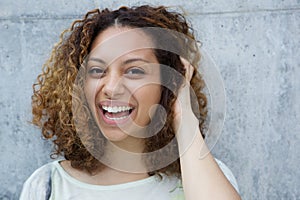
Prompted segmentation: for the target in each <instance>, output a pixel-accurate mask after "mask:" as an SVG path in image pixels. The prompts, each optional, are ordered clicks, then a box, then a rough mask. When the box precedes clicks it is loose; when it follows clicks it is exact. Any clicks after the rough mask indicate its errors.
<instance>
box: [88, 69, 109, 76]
mask: <svg viewBox="0 0 300 200" xmlns="http://www.w3.org/2000/svg"><path fill="white" fill-rule="evenodd" d="M105 72H106V71H105V70H104V69H101V68H99V67H93V68H91V69H90V70H89V71H88V74H89V75H90V76H92V77H101V76H103V75H104V74H105Z"/></svg>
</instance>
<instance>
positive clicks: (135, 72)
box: [126, 67, 145, 75]
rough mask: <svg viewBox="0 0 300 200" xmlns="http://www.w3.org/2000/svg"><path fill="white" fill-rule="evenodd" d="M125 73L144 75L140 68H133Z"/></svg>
mask: <svg viewBox="0 0 300 200" xmlns="http://www.w3.org/2000/svg"><path fill="white" fill-rule="evenodd" d="M126 73H127V74H133V75H142V74H145V71H144V70H143V69H141V68H137V67H134V68H130V69H128V70H127V72H126Z"/></svg>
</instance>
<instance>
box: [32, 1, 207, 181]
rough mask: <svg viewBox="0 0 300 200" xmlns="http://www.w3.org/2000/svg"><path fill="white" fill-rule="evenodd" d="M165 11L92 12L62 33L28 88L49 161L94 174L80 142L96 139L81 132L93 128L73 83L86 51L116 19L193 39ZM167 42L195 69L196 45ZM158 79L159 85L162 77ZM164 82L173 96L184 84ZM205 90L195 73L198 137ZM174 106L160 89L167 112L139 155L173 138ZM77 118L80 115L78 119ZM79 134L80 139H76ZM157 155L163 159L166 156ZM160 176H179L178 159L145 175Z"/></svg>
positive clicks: (160, 55)
mask: <svg viewBox="0 0 300 200" xmlns="http://www.w3.org/2000/svg"><path fill="white" fill-rule="evenodd" d="M167 9H168V8H166V7H164V6H159V7H151V6H147V5H144V6H139V7H131V8H128V7H120V8H119V9H117V10H113V11H111V10H109V9H104V10H102V11H100V10H99V9H95V10H92V11H89V12H88V13H87V14H86V15H85V16H84V17H83V19H81V20H76V21H74V22H73V23H72V25H71V27H70V28H69V29H67V30H65V31H64V32H63V33H62V34H61V36H60V41H59V42H58V43H57V44H56V45H55V46H54V48H53V50H52V52H51V56H50V58H49V59H48V60H47V62H46V63H45V64H44V65H43V70H42V73H41V74H40V75H39V76H38V77H37V81H36V83H35V84H34V85H33V95H32V114H33V119H32V123H33V124H34V125H36V126H38V127H40V128H41V130H42V135H43V137H44V138H46V139H50V140H52V141H53V143H54V150H53V153H52V155H51V157H55V156H64V157H65V159H67V160H69V161H71V165H72V167H74V168H76V169H79V170H85V171H87V172H89V173H94V172H95V171H96V170H99V169H101V167H103V166H104V164H102V163H100V162H99V160H98V159H96V158H95V157H94V156H93V155H91V153H90V152H89V151H88V150H87V148H86V145H83V141H82V140H85V143H84V144H86V141H90V144H92V143H93V142H92V140H93V139H95V138H92V137H90V134H89V133H87V132H85V131H87V130H91V129H93V128H95V127H96V126H97V125H96V123H95V121H94V119H93V117H91V113H90V110H89V108H88V106H87V104H86V103H85V101H84V99H82V97H80V96H78V95H76V94H79V93H80V92H82V91H80V90H81V89H80V87H77V86H76V85H75V84H74V83H75V82H76V77H77V75H78V73H80V70H79V69H80V67H81V65H82V63H83V62H84V59H85V57H86V56H87V55H88V54H89V52H90V51H91V45H92V42H93V41H94V39H95V38H96V36H97V35H99V34H100V33H101V32H103V31H104V30H105V29H107V28H108V27H111V26H113V25H114V23H115V20H116V19H117V20H118V23H119V24H121V25H122V26H125V27H129V28H143V27H158V28H164V29H169V30H173V31H176V32H179V33H182V34H184V35H186V36H187V37H188V38H190V39H192V40H195V38H194V33H193V32H194V31H193V29H192V28H191V26H190V25H189V24H188V23H187V21H186V19H185V17H184V16H183V15H182V14H180V13H177V12H174V11H172V12H171V11H168V10H167ZM150 37H152V39H153V40H154V41H155V42H156V43H159V38H157V37H156V36H154V35H151V36H150ZM170 37H171V39H172V40H173V41H174V40H175V41H178V42H177V43H175V44H177V47H176V48H178V49H180V50H181V51H183V52H181V53H183V55H186V56H187V57H188V56H190V55H194V56H193V59H192V62H191V63H192V64H193V65H194V66H198V64H199V60H200V54H199V52H198V50H197V48H196V47H195V45H194V46H193V45H192V47H191V45H190V44H185V45H184V43H185V42H184V41H183V40H182V41H179V40H178V39H177V38H176V37H174V36H172V35H171V34H170ZM154 53H155V56H156V57H157V59H158V61H159V63H160V64H163V65H167V66H171V67H172V68H173V69H175V70H177V71H178V72H179V73H180V74H184V73H185V70H184V67H183V65H182V63H181V61H180V57H179V55H177V54H175V53H172V52H168V51H166V50H162V49H155V50H154ZM162 80H164V78H163V77H162ZM168 81H171V82H173V84H172V85H173V86H174V88H175V90H174V91H178V88H179V87H180V85H181V83H182V81H183V80H181V79H178V78H176V77H173V78H171V79H170V78H168ZM79 85H80V84H79ZM204 86H205V85H204V81H203V80H202V79H201V77H200V75H199V73H197V69H195V71H194V74H193V77H192V80H191V87H192V89H193V91H194V92H195V94H196V96H197V100H196V101H197V102H196V104H197V105H196V107H195V106H193V111H194V113H195V115H196V116H197V118H198V119H199V128H200V131H201V133H203V132H204V129H205V121H206V116H207V99H206V96H205V94H204V92H203V88H204ZM74 91H75V92H74ZM175 101H176V92H175V93H174V92H172V89H170V88H163V90H162V96H161V100H160V104H161V105H162V106H163V107H164V108H165V109H166V113H167V119H166V123H165V124H164V126H163V128H162V129H161V130H160V131H159V133H157V134H156V135H154V136H151V137H149V138H147V139H145V149H144V152H152V151H155V150H158V149H160V148H161V147H163V146H165V145H166V144H168V143H169V142H170V141H171V140H172V139H174V137H175V132H174V130H173V127H172V122H173V115H174V113H173V111H172V109H171V108H172V106H173V104H174V103H175ZM74 105H76V106H75V107H76V109H75V110H74V109H72V108H74ZM76 113H80V115H79V117H78V115H77V114H76ZM158 117H159V116H158ZM158 119H159V118H158ZM158 121H159V120H158ZM78 123H79V124H80V126H79V127H81V129H80V130H79V129H78V128H77V127H76V126H75V125H77V124H78ZM93 130H95V129H93ZM79 132H80V134H82V135H84V137H79V136H78V133H79ZM94 135H95V134H94ZM203 136H204V135H203ZM96 139H97V144H95V143H93V144H94V145H98V147H95V146H93V148H97V149H101V147H103V145H104V144H105V138H104V137H103V136H102V135H101V134H98V135H97V138H96ZM87 143H88V142H87ZM167 151H170V152H171V153H175V154H178V150H177V146H176V145H175V146H174V145H173V146H172V147H170V148H169V149H168V150H167ZM170 152H169V153H170ZM99 154H100V155H103V150H102V152H101V150H100V152H99ZM162 154H164V155H165V152H164V153H162ZM147 162H152V163H153V162H156V159H155V158H151V159H150V160H148V161H147ZM159 173H165V174H167V175H168V174H170V175H171V174H172V175H173V174H174V175H178V176H180V163H179V158H178V159H177V160H175V161H174V162H172V163H171V164H169V165H168V166H166V167H164V168H162V169H158V170H155V171H151V172H148V174H149V175H154V174H159Z"/></svg>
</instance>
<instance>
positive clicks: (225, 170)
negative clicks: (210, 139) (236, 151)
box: [215, 158, 239, 192]
mask: <svg viewBox="0 0 300 200" xmlns="http://www.w3.org/2000/svg"><path fill="white" fill-rule="evenodd" d="M215 160H216V162H217V163H218V165H219V167H220V169H221V170H222V172H223V174H224V175H225V176H226V178H227V180H228V181H229V182H230V183H231V185H232V186H233V187H234V188H235V190H236V191H237V192H239V188H238V184H237V181H236V179H235V177H234V175H233V173H232V171H231V170H230V169H229V168H228V167H227V166H226V165H225V164H224V163H223V162H222V161H220V160H218V159H216V158H215Z"/></svg>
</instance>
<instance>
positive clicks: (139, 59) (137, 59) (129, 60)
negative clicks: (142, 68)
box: [123, 58, 150, 65]
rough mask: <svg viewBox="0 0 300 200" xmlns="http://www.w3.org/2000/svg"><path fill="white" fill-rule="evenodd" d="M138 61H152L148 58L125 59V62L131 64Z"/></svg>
mask: <svg viewBox="0 0 300 200" xmlns="http://www.w3.org/2000/svg"><path fill="white" fill-rule="evenodd" d="M137 61H142V62H145V63H150V62H149V61H148V60H144V59H142V58H132V59H128V60H125V61H124V62H123V64H125V65H126V64H129V63H132V62H137Z"/></svg>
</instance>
